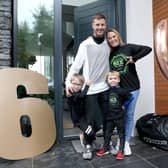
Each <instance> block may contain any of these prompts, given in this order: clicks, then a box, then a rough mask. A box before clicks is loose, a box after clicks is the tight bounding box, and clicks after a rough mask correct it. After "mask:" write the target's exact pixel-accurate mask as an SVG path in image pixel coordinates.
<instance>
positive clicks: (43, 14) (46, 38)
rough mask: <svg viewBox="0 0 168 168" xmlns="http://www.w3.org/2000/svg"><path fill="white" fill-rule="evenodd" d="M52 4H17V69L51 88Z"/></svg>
mask: <svg viewBox="0 0 168 168" xmlns="http://www.w3.org/2000/svg"><path fill="white" fill-rule="evenodd" d="M53 17H54V12H53V0H35V1H34V0H30V1H23V0H18V38H17V39H18V67H22V68H29V69H31V70H35V71H37V72H39V73H41V74H42V75H44V76H46V77H47V79H48V80H49V82H50V84H51V85H52V86H53V83H54V82H53V60H54V59H53V22H54V20H53Z"/></svg>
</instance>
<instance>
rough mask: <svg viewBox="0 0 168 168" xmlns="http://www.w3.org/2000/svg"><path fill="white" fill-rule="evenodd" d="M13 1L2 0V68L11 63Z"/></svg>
mask: <svg viewBox="0 0 168 168" xmlns="http://www.w3.org/2000/svg"><path fill="white" fill-rule="evenodd" d="M11 6H12V2H11V0H0V68H2V67H8V66H10V65H11V49H12V47H11V46H12V37H11V35H12V33H11V32H12V7H11Z"/></svg>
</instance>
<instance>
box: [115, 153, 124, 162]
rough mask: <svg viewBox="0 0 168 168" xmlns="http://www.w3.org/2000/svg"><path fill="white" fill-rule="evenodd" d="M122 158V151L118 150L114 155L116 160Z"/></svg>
mask: <svg viewBox="0 0 168 168" xmlns="http://www.w3.org/2000/svg"><path fill="white" fill-rule="evenodd" d="M123 159H124V154H123V152H121V151H119V152H118V153H117V156H116V160H123Z"/></svg>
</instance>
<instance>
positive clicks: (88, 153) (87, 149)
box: [82, 145, 93, 160]
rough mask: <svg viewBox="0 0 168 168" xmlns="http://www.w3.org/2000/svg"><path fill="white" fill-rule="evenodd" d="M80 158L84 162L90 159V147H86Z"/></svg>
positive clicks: (91, 155)
mask: <svg viewBox="0 0 168 168" xmlns="http://www.w3.org/2000/svg"><path fill="white" fill-rule="evenodd" d="M82 157H83V159H85V160H91V159H92V157H93V154H92V149H91V145H86V147H85V149H84V152H83V156H82Z"/></svg>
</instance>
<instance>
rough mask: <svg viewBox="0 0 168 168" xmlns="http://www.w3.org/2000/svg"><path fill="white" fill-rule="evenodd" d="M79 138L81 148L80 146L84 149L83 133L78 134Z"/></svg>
mask: <svg viewBox="0 0 168 168" xmlns="http://www.w3.org/2000/svg"><path fill="white" fill-rule="evenodd" d="M79 138H80V143H81V146H82V148H84V147H85V143H84V135H83V133H82V134H79Z"/></svg>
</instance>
